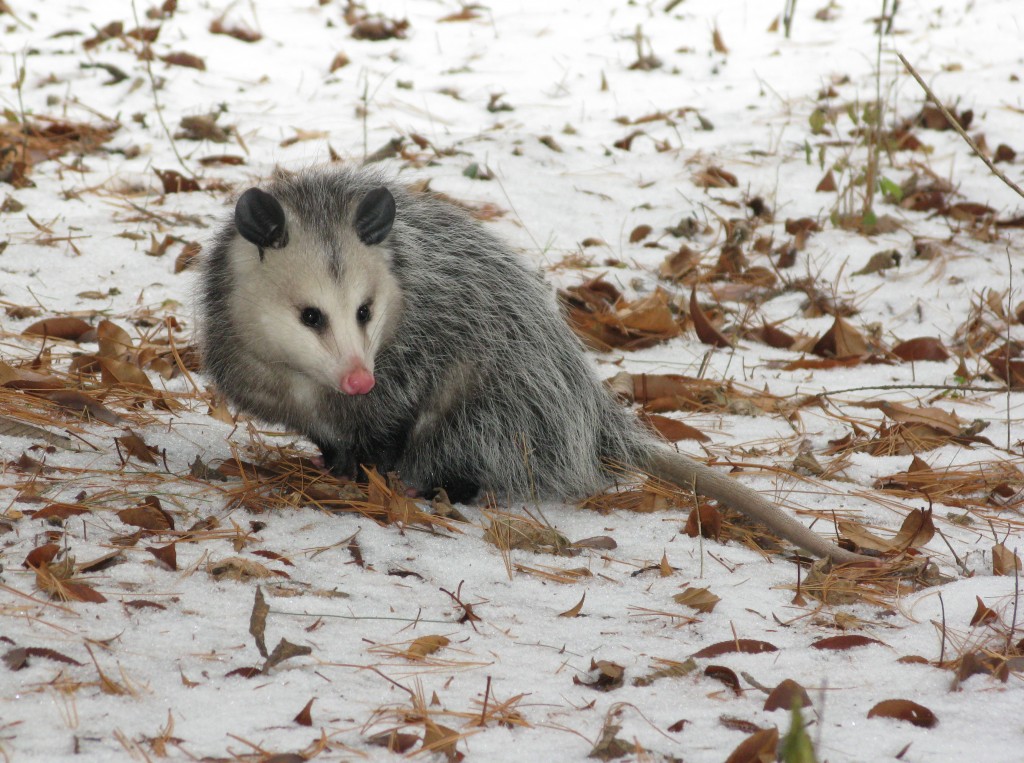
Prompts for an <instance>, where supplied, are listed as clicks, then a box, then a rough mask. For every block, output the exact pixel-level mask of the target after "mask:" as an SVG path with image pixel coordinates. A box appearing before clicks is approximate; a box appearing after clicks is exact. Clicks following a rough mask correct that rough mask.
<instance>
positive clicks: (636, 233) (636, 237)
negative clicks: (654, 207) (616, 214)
mask: <svg viewBox="0 0 1024 763" xmlns="http://www.w3.org/2000/svg"><path fill="white" fill-rule="evenodd" d="M651 230H653V229H652V228H651V226H650V225H638V226H636V227H635V228H633V231H632V232H631V233H630V234H629V243H631V244H636V243H639V242H641V241H643V240H644V239H645V238H647V237H648V236H650V235H651Z"/></svg>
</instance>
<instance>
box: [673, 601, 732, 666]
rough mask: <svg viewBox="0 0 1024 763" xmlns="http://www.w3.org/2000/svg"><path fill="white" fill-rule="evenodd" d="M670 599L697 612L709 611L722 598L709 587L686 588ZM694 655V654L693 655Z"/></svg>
mask: <svg viewBox="0 0 1024 763" xmlns="http://www.w3.org/2000/svg"><path fill="white" fill-rule="evenodd" d="M672 600H673V601H675V602H676V604H682V605H683V606H684V607H689V608H690V609H695V610H697V611H698V612H704V613H708V612H711V611H712V610H713V609H714V608H715V605H716V604H718V602H720V601H721V600H722V599H721V598H720V597H718V596H715V594H713V593H711V589H709V588H686V589H685V590H683V591H682V592H681V593H677V594H674V595H673V596H672ZM695 656H696V655H695Z"/></svg>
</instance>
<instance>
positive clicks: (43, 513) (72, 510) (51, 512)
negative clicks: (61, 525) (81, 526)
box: [32, 503, 90, 520]
mask: <svg viewBox="0 0 1024 763" xmlns="http://www.w3.org/2000/svg"><path fill="white" fill-rule="evenodd" d="M89 513H90V511H89V509H87V508H86V507H85V506H79V505H78V504H72V503H51V504H50V505H49V506H47V507H45V508H42V509H40V510H39V511H37V512H36V513H35V514H33V515H32V518H33V519H51V518H56V519H60V520H64V519H67V518H68V517H74V516H78V515H79V514H89Z"/></svg>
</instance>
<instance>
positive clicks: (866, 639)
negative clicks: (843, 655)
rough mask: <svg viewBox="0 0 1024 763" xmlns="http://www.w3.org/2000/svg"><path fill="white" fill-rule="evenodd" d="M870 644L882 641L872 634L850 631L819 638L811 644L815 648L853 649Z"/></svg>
mask: <svg viewBox="0 0 1024 763" xmlns="http://www.w3.org/2000/svg"><path fill="white" fill-rule="evenodd" d="M869 644H882V646H885V644H883V643H882V642H881V641H879V640H878V639H876V638H871V637H870V636H861V635H860V634H859V633H849V634H846V635H845V636H832V637H831V638H823V639H818V640H817V641H815V642H813V643H812V644H811V646H813V647H814V648H815V649H834V650H842V649H852V648H853V647H855V646H868V645H869Z"/></svg>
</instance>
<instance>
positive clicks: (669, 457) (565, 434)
mask: <svg viewBox="0 0 1024 763" xmlns="http://www.w3.org/2000/svg"><path fill="white" fill-rule="evenodd" d="M381 186H384V187H386V188H387V189H388V190H390V192H391V194H392V196H393V197H394V200H395V206H396V207H397V213H396V215H395V218H394V224H393V227H392V228H391V230H390V233H389V234H388V235H387V236H386V238H385V239H384V240H383V242H382V243H380V244H379V245H378V246H375V247H372V249H373V250H374V251H376V250H379V256H380V257H382V258H390V265H389V269H390V272H391V274H393V276H394V279H396V280H397V283H398V288H399V293H400V300H396V303H395V305H394V308H393V309H395V310H396V311H400V315H399V317H398V318H397V321H396V322H395V323H394V327H393V331H392V332H391V333H390V338H389V339H387V340H386V341H384V342H383V344H382V346H381V347H380V349H379V350H378V351H377V353H376V356H375V358H374V369H373V373H374V376H375V377H376V386H374V388H373V389H372V391H371V392H370V393H369V394H364V395H346V394H343V393H341V392H339V391H338V390H337V389H335V388H332V387H328V386H326V385H312V386H311V385H310V384H308V383H307V382H306V381H305V380H302V379H297V378H296V376H297V374H296V373H295V371H294V370H292V369H290V368H289V367H287V364H286V363H281V362H279V361H273V362H268V361H267V360H266V359H265V358H264V356H263V351H262V349H261V347H262V345H264V344H265V342H266V337H265V335H264V334H263V332H265V331H273V330H274V328H273V327H272V326H271V327H269V328H268V327H266V326H254V325H250V324H247V323H243V322H240V320H239V319H238V317H237V316H236V315H235V314H234V313H235V309H234V308H233V307H232V305H233V304H237V294H235V295H234V296H233V292H234V290H235V289H236V288H237V284H236V283H235V278H236V276H235V274H234V272H233V270H232V267H231V264H230V263H231V258H232V257H239V256H247V257H250V258H255V257H256V256H257V255H256V247H254V246H251V245H248V244H247V243H246V242H243V241H242V240H241V238H240V237H239V235H238V233H237V231H236V228H235V224H234V223H233V222H228V223H226V224H225V225H224V226H223V227H222V228H221V229H220V231H219V233H218V234H217V236H216V238H215V240H214V242H213V245H212V247H211V251H210V252H209V254H208V256H207V257H206V264H205V271H204V274H203V277H202V278H203V280H202V286H201V288H202V293H201V295H200V303H201V304H200V311H201V347H202V352H203V359H204V370H205V372H206V373H207V374H208V375H209V376H210V378H211V379H212V380H213V381H214V382H215V383H216V386H217V388H218V389H219V390H220V391H221V392H222V393H223V394H224V395H225V396H226V397H227V398H228V399H229V400H230V401H231V402H232V403H234V404H235V405H236V406H238V407H239V408H241V409H242V410H243V411H245V412H247V413H249V414H251V415H253V416H255V417H257V418H259V419H262V420H265V421H268V422H273V423H277V424H281V425H284V426H286V427H288V428H290V429H293V430H296V431H298V432H301V433H303V434H305V435H306V436H308V437H309V438H310V439H311V440H313V441H314V442H315V443H318V444H321V445H322V446H323V447H325V453H326V446H328V445H330V446H331V447H334V448H338V449H339V450H341V451H345V452H356V453H372V452H377V450H381V442H384V443H385V444H386V443H388V442H390V440H389V438H390V437H391V433H393V432H395V431H401V432H402V434H403V436H404V437H405V441H404V444H403V446H402V447H401V448H400V449H399V451H397V456H396V461H395V463H384V464H382V465H381V466H382V467H383V468H386V469H397V471H398V472H399V474H400V475H401V477H402V479H403V480H404V481H405V482H406V484H408V485H410V486H412V487H415V488H418V489H421V490H430V489H432V488H435V487H438V486H439V485H441V484H443V482H444V480H446V479H448V478H451V477H459V478H464V479H466V480H468V481H470V482H472V483H473V484H475V485H479V487H480V488H482V489H483V490H488V491H492V492H493V493H495V494H496V496H498V497H499V499H501V500H510V499H516V498H529V497H548V498H558V499H565V498H569V497H576V496H583V495H586V494H589V493H593V492H596V491H598V490H600V489H602V488H604V487H606V486H607V485H608V484H609V483H610V482H611V476H610V471H609V466H610V465H620V466H621V465H625V466H627V467H634V468H636V469H640V470H646V471H650V472H652V473H655V474H658V475H659V476H662V477H665V478H668V479H670V480H672V481H674V482H676V483H677V484H680V485H682V486H684V487H693V486H695V487H696V489H697V490H698V491H699V492H702V493H706V494H708V495H711V496H713V497H717V498H719V499H721V500H723V501H725V502H727V503H730V504H733V505H735V506H736V507H737V508H739V509H740V510H743V511H745V512H747V513H748V514H751V515H752V516H755V517H756V518H758V519H760V520H761V521H764V522H766V523H767V524H769V525H770V526H772V527H773V528H774V529H776V530H777V531H779V532H781V533H782V534H783V535H784V536H785V537H787V538H789V539H791V540H793V541H794V542H795V543H797V544H798V545H801V546H803V547H804V548H807V549H808V550H810V551H812V552H813V553H816V554H818V555H827V554H830V555H832V556H833V558H836V559H842V560H849V559H850V558H853V557H855V556H856V555H853V554H850V553H849V552H846V551H842V550H841V549H838V548H836V547H835V546H832V545H830V544H828V543H827V542H825V541H824V540H822V539H820V538H819V537H818V536H817V535H815V534H814V533H812V532H810V531H809V530H807V529H806V528H804V527H803V525H801V524H800V523H798V522H796V521H795V520H793V519H791V518H790V517H788V516H787V515H785V514H783V513H782V512H781V511H780V510H779V509H777V508H776V507H774V506H772V505H771V504H768V503H767V502H766V501H764V499H762V498H761V497H760V496H759V495H757V494H756V493H754V492H753V491H750V490H748V489H746V488H744V487H743V486H742V485H740V484H739V483H737V482H735V481H734V480H732V479H730V478H728V477H725V476H724V475H721V474H719V473H717V472H715V471H714V470H712V469H710V468H708V467H706V466H704V465H702V464H699V463H697V462H694V461H692V460H690V459H686V458H685V457H683V456H680V455H678V454H676V453H674V452H672V451H671V450H669V449H668V448H667V447H665V446H664V445H663V444H661V443H660V442H658V441H656V440H655V439H654V438H653V437H652V435H650V434H649V433H648V432H647V431H646V430H644V429H643V428H642V427H641V426H640V425H639V424H638V423H637V421H636V418H635V417H634V416H633V415H632V413H631V412H629V411H627V410H626V409H624V408H623V407H622V406H620V405H619V404H618V403H617V402H616V401H615V400H614V399H613V398H612V396H611V395H610V394H609V393H608V392H607V391H606V390H605V389H604V388H603V386H602V384H601V383H600V382H599V381H598V379H597V377H596V375H595V373H594V372H593V370H592V369H591V366H590V363H589V362H588V359H587V357H586V355H585V353H584V351H583V349H582V347H581V345H580V343H579V341H578V340H577V339H576V337H575V336H574V335H573V333H572V332H571V330H570V329H569V327H568V326H567V324H566V322H565V320H564V319H563V317H562V315H561V313H560V311H559V309H558V307H557V305H556V302H555V300H554V296H553V293H552V290H551V289H550V288H549V287H548V286H547V285H546V284H545V283H544V281H543V280H542V279H541V278H540V277H539V275H538V274H536V273H535V272H533V271H532V270H530V269H529V268H527V267H526V266H525V265H524V262H523V260H522V259H521V258H520V257H518V256H516V255H515V254H514V253H513V252H512V251H511V250H510V249H509V247H508V246H507V245H506V244H504V243H502V242H501V241H500V240H499V239H498V238H496V237H495V236H493V235H492V234H491V233H490V232H488V231H487V230H486V229H485V228H484V227H483V226H482V225H480V224H479V223H478V222H476V221H474V220H473V219H472V218H471V217H470V216H469V215H467V214H466V213H465V212H463V211H462V210H460V209H458V208H457V207H455V206H454V205H452V204H450V203H447V202H444V201H442V200H439V199H437V198H435V197H433V196H432V195H430V194H428V193H419V192H412V191H410V190H408V189H406V188H405V187H403V186H402V185H400V184H398V183H395V182H393V181H391V180H389V179H388V178H387V177H385V176H383V175H382V174H380V173H378V172H377V171H374V170H372V169H339V168H323V169H310V170H307V171H304V172H300V173H296V174H292V173H278V174H275V176H274V177H273V178H272V179H271V180H270V181H269V182H268V183H266V184H265V185H264V186H263V190H264V191H266V192H267V193H269V194H270V195H271V196H273V197H274V198H276V199H277V200H278V201H279V202H280V204H281V205H282V206H283V208H284V210H285V212H286V215H287V220H288V226H289V228H290V230H293V231H299V234H297V235H300V238H301V242H302V244H301V248H300V247H298V246H297V245H296V244H295V243H294V242H295V241H296V236H295V235H293V236H292V237H291V241H292V242H293V243H292V244H290V245H289V246H288V247H287V248H286V249H285V250H283V251H280V252H276V251H267V252H266V253H265V257H266V258H268V260H269V258H272V257H293V258H294V264H293V267H294V268H295V269H299V270H300V271H301V269H303V268H305V267H307V265H308V264H309V263H312V262H314V260H318V259H320V258H327V260H328V261H329V263H330V266H331V272H334V273H336V274H337V288H339V289H344V288H345V283H346V277H347V273H346V266H347V264H348V263H347V262H346V258H347V255H346V251H345V248H344V245H345V244H346V242H348V241H350V240H351V228H352V225H353V222H352V221H353V216H354V215H355V214H356V208H357V206H358V205H359V204H360V202H361V200H362V199H364V198H365V197H366V196H367V194H369V193H370V192H371V191H374V190H375V189H378V188H380V187H381ZM244 246H248V247H249V248H248V249H247V250H246V249H243V248H242V247H244ZM259 256H260V258H261V260H262V258H263V257H264V252H263V250H262V249H261V250H260V251H259ZM253 262H254V263H255V262H256V260H255V259H253ZM257 267H258V265H253V268H254V272H256V273H259V271H258V270H255V268H257ZM311 272H312V271H311ZM399 301H400V304H398V302H399ZM384 307H385V308H387V306H384ZM388 309H390V308H388ZM369 328H370V329H371V330H372V328H373V324H372V323H371V324H370V326H369ZM311 389H312V390H315V391H314V392H310V390H311ZM375 449H376V450H375ZM384 450H386V448H384V449H383V450H381V452H383V451H384ZM752 502H753V503H752ZM752 506H753V508H752ZM765 507H767V509H766V508H765ZM766 511H767V512H768V514H767V515H766V514H765V512H766ZM779 517H781V519H779ZM780 522H781V523H782V527H780V526H779V523H780Z"/></svg>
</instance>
